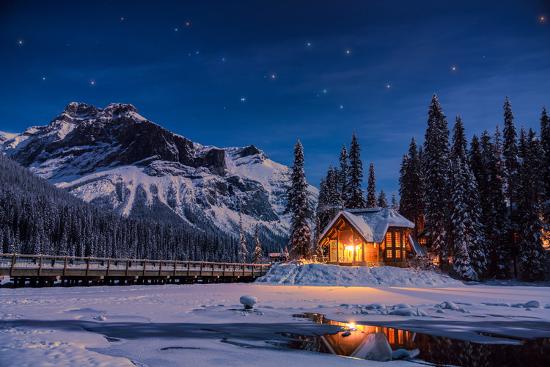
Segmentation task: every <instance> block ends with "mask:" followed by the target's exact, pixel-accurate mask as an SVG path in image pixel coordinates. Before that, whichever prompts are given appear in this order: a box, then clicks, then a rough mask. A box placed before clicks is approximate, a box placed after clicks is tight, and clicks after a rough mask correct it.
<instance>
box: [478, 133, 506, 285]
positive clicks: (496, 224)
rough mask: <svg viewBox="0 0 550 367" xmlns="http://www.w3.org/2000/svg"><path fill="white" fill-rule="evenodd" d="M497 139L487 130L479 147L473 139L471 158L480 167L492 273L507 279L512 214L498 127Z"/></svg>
mask: <svg viewBox="0 0 550 367" xmlns="http://www.w3.org/2000/svg"><path fill="white" fill-rule="evenodd" d="M493 140H494V142H491V137H490V136H489V133H488V132H487V131H485V132H483V134H482V135H481V144H478V146H477V147H475V145H474V141H472V151H471V153H470V161H471V162H472V166H473V167H477V168H476V171H477V173H475V176H476V182H477V184H478V188H479V197H480V202H479V206H480V208H481V223H482V225H483V228H484V233H485V238H486V240H487V244H488V248H489V249H490V251H489V252H490V256H489V273H490V274H492V275H494V276H496V277H498V278H505V277H507V275H508V274H507V273H508V264H509V259H510V243H509V237H508V236H509V234H508V213H507V208H506V201H505V197H504V181H503V172H502V166H503V163H502V143H501V138H500V130H499V128H498V126H497V129H496V132H495V135H494V139H493Z"/></svg>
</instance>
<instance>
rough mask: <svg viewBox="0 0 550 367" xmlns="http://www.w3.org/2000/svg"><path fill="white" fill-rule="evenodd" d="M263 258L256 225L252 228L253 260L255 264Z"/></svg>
mask: <svg viewBox="0 0 550 367" xmlns="http://www.w3.org/2000/svg"><path fill="white" fill-rule="evenodd" d="M263 258H264V253H263V250H262V242H261V241H260V229H259V227H258V226H256V228H255V229H254V256H253V261H254V263H255V264H258V263H261V262H262V260H263Z"/></svg>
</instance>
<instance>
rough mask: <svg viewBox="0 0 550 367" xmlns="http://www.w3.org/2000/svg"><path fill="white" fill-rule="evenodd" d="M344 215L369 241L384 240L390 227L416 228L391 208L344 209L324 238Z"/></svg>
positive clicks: (322, 235)
mask: <svg viewBox="0 0 550 367" xmlns="http://www.w3.org/2000/svg"><path fill="white" fill-rule="evenodd" d="M341 216H343V217H344V218H346V219H347V220H348V222H350V224H351V225H352V226H353V227H354V228H355V229H356V230H357V231H358V232H359V234H361V236H363V238H364V239H365V240H366V241H368V242H382V240H383V239H384V236H385V235H386V231H387V230H388V228H389V227H402V228H414V223H413V222H411V221H410V220H408V219H407V218H405V217H404V216H402V215H401V214H399V213H398V212H397V211H396V210H395V209H390V208H368V209H344V210H342V211H340V212H339V213H338V215H336V216H335V217H334V219H333V220H332V221H331V222H330V223H329V225H328V226H327V227H326V228H325V230H324V231H323V233H322V234H321V236H320V238H323V237H324V236H325V235H326V234H327V232H328V231H329V230H330V228H332V226H333V225H334V223H336V221H337V220H338V218H340V217H341Z"/></svg>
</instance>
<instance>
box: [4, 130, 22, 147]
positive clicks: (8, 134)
mask: <svg viewBox="0 0 550 367" xmlns="http://www.w3.org/2000/svg"><path fill="white" fill-rule="evenodd" d="M17 135H18V134H14V133H8V132H6V131H0V144H2V143H4V142H5V141H6V140H10V139H13V138H15V137H16V136H17Z"/></svg>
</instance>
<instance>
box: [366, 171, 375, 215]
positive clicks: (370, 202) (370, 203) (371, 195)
mask: <svg viewBox="0 0 550 367" xmlns="http://www.w3.org/2000/svg"><path fill="white" fill-rule="evenodd" d="M375 206H376V178H375V176H374V163H372V162H371V164H370V165H369V179H368V182H367V208H374V207H375Z"/></svg>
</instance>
